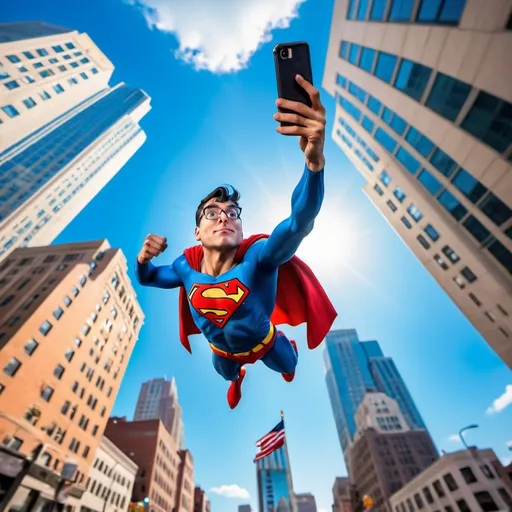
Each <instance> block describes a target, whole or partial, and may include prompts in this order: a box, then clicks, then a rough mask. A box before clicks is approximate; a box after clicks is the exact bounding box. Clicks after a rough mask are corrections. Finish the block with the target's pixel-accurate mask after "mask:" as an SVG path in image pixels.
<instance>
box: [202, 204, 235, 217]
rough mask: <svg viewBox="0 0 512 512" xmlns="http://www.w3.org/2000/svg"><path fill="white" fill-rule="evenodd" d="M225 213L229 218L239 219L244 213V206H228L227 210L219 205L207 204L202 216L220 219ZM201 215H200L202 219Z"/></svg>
mask: <svg viewBox="0 0 512 512" xmlns="http://www.w3.org/2000/svg"><path fill="white" fill-rule="evenodd" d="M222 213H224V215H225V216H226V217H227V218H228V219H229V220H237V219H239V218H240V215H241V214H242V208H240V206H235V205H233V206H228V207H227V208H226V209H225V210H224V209H222V208H220V207H219V206H206V207H205V208H203V213H202V214H201V217H203V216H204V218H205V219H206V220H218V219H219V217H220V216H221V214H222ZM201 217H199V218H200V219H201Z"/></svg>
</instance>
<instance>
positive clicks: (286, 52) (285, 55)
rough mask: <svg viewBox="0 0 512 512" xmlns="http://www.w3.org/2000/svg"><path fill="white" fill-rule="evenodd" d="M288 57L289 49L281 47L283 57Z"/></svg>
mask: <svg viewBox="0 0 512 512" xmlns="http://www.w3.org/2000/svg"><path fill="white" fill-rule="evenodd" d="M287 58H288V49H287V48H282V49H281V59H287Z"/></svg>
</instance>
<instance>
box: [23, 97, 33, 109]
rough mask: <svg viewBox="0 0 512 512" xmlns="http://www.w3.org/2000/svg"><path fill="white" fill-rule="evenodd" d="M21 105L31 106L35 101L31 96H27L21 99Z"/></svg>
mask: <svg viewBox="0 0 512 512" xmlns="http://www.w3.org/2000/svg"><path fill="white" fill-rule="evenodd" d="M23 105H25V107H27V108H33V107H35V106H36V102H35V101H34V100H33V99H32V98H27V99H26V100H23Z"/></svg>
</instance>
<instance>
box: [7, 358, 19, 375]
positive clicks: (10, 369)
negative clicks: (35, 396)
mask: <svg viewBox="0 0 512 512" xmlns="http://www.w3.org/2000/svg"><path fill="white" fill-rule="evenodd" d="M20 367H21V362H20V361H18V359H16V358H15V357H12V358H11V360H10V361H9V362H8V363H7V364H6V365H5V366H4V373H5V374H6V375H9V377H14V376H15V375H16V373H17V372H18V370H19V369H20Z"/></svg>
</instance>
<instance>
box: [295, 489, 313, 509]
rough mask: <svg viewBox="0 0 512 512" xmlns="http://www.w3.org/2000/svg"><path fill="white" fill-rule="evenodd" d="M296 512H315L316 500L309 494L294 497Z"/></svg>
mask: <svg viewBox="0 0 512 512" xmlns="http://www.w3.org/2000/svg"><path fill="white" fill-rule="evenodd" d="M295 500H296V501H297V510H298V512H316V511H317V508H316V500H315V497H314V496H313V495H312V494H311V493H310V492H305V493H301V494H296V495H295Z"/></svg>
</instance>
